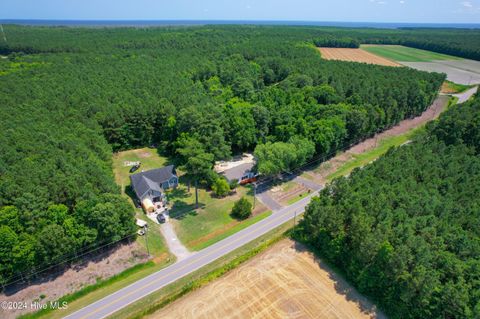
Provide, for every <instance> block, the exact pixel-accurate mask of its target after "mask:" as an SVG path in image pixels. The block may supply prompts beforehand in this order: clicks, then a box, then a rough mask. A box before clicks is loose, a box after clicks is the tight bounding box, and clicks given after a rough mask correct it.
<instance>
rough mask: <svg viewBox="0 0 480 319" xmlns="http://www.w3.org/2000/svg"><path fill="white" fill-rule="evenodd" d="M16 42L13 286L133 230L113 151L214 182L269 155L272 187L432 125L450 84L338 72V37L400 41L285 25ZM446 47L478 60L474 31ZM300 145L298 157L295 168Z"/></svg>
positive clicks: (89, 32)
mask: <svg viewBox="0 0 480 319" xmlns="http://www.w3.org/2000/svg"><path fill="white" fill-rule="evenodd" d="M4 31H5V32H6V34H7V37H8V39H9V40H8V43H7V44H5V43H4V42H1V43H0V54H2V55H7V58H6V59H4V58H0V80H1V83H2V85H1V86H0V108H1V112H2V116H0V129H1V131H2V134H0V148H1V152H0V210H1V214H0V220H1V224H0V226H1V236H2V238H5V242H4V244H3V245H6V246H4V247H2V248H1V249H0V250H1V254H2V256H4V258H1V259H0V265H1V267H0V279H1V280H3V281H5V280H7V278H9V277H11V276H12V275H14V274H15V273H16V272H19V271H29V270H31V269H33V267H41V266H42V265H44V264H47V263H48V264H50V263H54V262H55V261H57V260H60V259H62V258H64V254H68V253H70V254H73V253H74V252H80V251H84V250H86V249H90V248H91V247H95V246H97V245H100V244H101V243H103V242H111V241H114V240H117V239H119V238H123V237H124V236H126V235H127V234H130V233H131V232H134V229H135V228H134V227H135V226H134V218H133V208H132V207H130V206H129V204H128V202H127V201H126V200H125V199H122V198H121V197H120V196H119V187H118V186H117V185H116V184H115V182H114V179H113V174H112V170H111V166H112V165H111V164H112V163H111V157H112V151H120V150H125V149H132V148H135V147H139V146H146V145H152V144H155V145H158V147H159V151H161V152H162V153H165V154H166V155H168V156H171V157H172V158H174V160H177V162H178V163H179V165H180V166H183V167H185V168H186V169H187V172H189V173H190V175H191V176H195V177H200V178H201V179H203V180H207V181H208V183H209V184H211V183H212V182H213V181H214V179H215V176H214V175H212V174H211V167H212V164H213V161H215V160H220V159H228V158H229V157H231V156H232V155H234V154H238V153H241V152H245V151H254V150H255V149H256V150H257V151H256V153H258V154H260V157H262V158H263V159H264V160H263V159H262V160H261V161H260V163H259V164H260V166H259V167H261V170H264V171H265V172H266V173H272V174H273V173H276V172H280V171H283V170H289V169H292V168H294V167H295V166H297V165H301V164H302V163H305V162H307V161H308V160H309V158H310V157H311V156H314V154H315V155H320V156H321V155H324V154H326V153H329V152H332V151H333V150H334V149H335V148H336V147H338V146H339V145H343V144H344V143H348V142H352V141H356V140H360V139H362V138H365V137H368V136H370V135H372V134H373V133H375V132H377V131H379V130H382V129H384V128H386V127H390V126H392V125H394V124H395V123H398V122H399V121H400V120H402V119H404V118H406V117H410V116H414V115H417V114H420V113H421V112H422V111H424V110H425V109H426V108H427V107H428V106H429V104H430V103H431V102H432V100H433V99H434V98H435V96H436V93H437V91H438V89H439V87H440V85H441V83H442V81H443V80H444V78H445V76H444V75H442V74H431V73H426V72H420V71H416V70H412V69H408V68H390V67H382V66H373V65H364V64H359V63H344V62H337V61H325V60H323V59H322V58H321V57H320V55H319V53H318V50H317V49H316V48H315V45H314V41H320V40H321V39H323V38H327V39H329V41H333V40H335V39H339V40H338V41H339V42H342V41H347V42H348V41H350V42H353V43H355V41H360V42H363V41H364V40H365V39H368V37H381V38H382V39H383V40H385V38H388V37H390V35H391V33H392V32H393V31H388V30H382V31H378V32H377V31H368V30H364V29H362V30H357V31H354V30H352V35H351V36H349V35H347V34H345V32H346V31H345V30H342V29H334V28H312V27H281V26H275V27H273V26H201V27H200V26H198V27H165V28H63V27H55V28H48V27H33V26H32V27H22V26H15V25H6V26H4ZM402 32H403V31H402ZM405 32H407V31H405ZM413 33H415V32H413ZM418 34H419V35H421V36H418V38H419V39H420V38H422V37H423V33H421V32H420V31H419V32H418ZM436 34H438V33H436ZM441 34H443V35H446V36H448V37H449V39H453V38H455V37H457V36H459V37H460V36H461V37H462V39H466V38H468V39H470V38H471V40H472V41H471V43H472V44H471V45H470V44H469V45H468V50H471V48H472V47H474V46H475V45H476V44H477V43H478V41H477V40H476V39H477V38H476V35H477V34H476V33H474V32H465V35H459V34H460V33H459V32H455V33H454V32H453V31H444V32H443V33H441ZM332 39H333V40H332ZM359 39H360V40H359ZM444 39H445V37H441V36H440V35H438V36H436V37H435V38H432V39H430V40H431V41H435V43H438V44H439V45H443V44H444V43H445V41H444ZM383 40H382V41H383ZM430 40H429V41H430ZM335 41H336V40H335ZM455 46H456V45H454V44H452V47H455ZM472 50H473V49H472ZM293 146H294V148H293ZM286 147H292V149H295V152H294V156H293V157H289V156H287V154H286V152H284V151H285V148H286ZM262 162H263V163H262ZM53 237H54V238H53ZM12 265H13V266H12Z"/></svg>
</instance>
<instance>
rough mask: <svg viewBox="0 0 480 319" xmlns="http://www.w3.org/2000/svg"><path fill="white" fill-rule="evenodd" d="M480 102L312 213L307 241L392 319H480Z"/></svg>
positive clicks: (349, 182)
mask: <svg viewBox="0 0 480 319" xmlns="http://www.w3.org/2000/svg"><path fill="white" fill-rule="evenodd" d="M479 155H480V96H477V97H476V99H475V100H474V101H472V102H467V103H465V104H463V105H461V106H458V107H453V108H451V109H450V110H449V111H447V112H446V113H445V114H443V115H442V116H441V118H440V120H439V121H436V122H432V123H430V124H429V125H428V126H427V130H426V132H425V133H423V134H420V135H419V136H417V137H416V138H415V140H414V141H413V142H412V143H410V144H408V145H404V146H401V147H398V148H395V149H391V150H390V151H389V152H388V153H387V154H386V155H385V156H384V157H382V158H380V159H379V160H377V161H376V162H375V163H373V164H371V165H368V166H366V167H365V168H363V169H357V170H356V171H354V172H353V173H352V174H351V176H350V177H349V178H340V179H337V180H335V181H334V182H333V183H332V184H331V185H329V186H328V187H327V188H326V189H324V190H323V191H322V192H321V194H320V196H319V197H317V198H315V199H314V200H313V201H312V202H311V203H310V205H309V206H308V208H307V210H306V213H305V219H304V220H303V222H302V225H301V228H302V232H301V237H302V238H303V240H305V241H307V242H308V243H310V244H311V245H312V246H314V247H315V248H316V249H318V252H320V254H321V255H322V256H324V257H325V258H327V259H328V260H329V261H330V262H332V263H334V264H335V265H336V266H338V267H339V268H340V269H341V270H342V271H343V272H344V273H345V274H346V276H347V277H348V278H349V279H350V280H351V281H352V282H353V283H354V284H355V286H356V287H357V288H358V289H359V290H360V291H361V292H363V293H366V294H368V295H370V296H372V297H373V298H374V299H375V300H376V301H377V302H378V303H379V305H380V306H381V307H382V308H383V309H385V311H386V312H387V314H389V315H390V316H391V317H392V318H479V317H480V258H479V256H480V210H479V207H480V197H479V196H478V194H480V157H479Z"/></svg>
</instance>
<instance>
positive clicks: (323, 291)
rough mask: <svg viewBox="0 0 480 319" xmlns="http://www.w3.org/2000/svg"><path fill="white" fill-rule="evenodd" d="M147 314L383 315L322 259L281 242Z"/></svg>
mask: <svg viewBox="0 0 480 319" xmlns="http://www.w3.org/2000/svg"><path fill="white" fill-rule="evenodd" d="M150 318H155V319H160V318H162V319H164V318H205V319H211V318H219V319H220V318H221V319H225V318H315V319H318V318H320V319H321V318H350V319H356V318H385V316H384V315H383V314H382V313H380V312H379V311H378V310H376V309H375V306H373V305H372V304H371V303H370V302H369V301H368V300H366V299H365V298H364V297H362V296H361V295H359V294H358V293H357V292H356V291H355V289H353V288H352V287H351V286H350V285H349V284H348V283H346V282H345V281H344V280H343V279H342V278H340V277H339V276H337V275H336V274H335V273H334V272H333V271H332V270H331V269H329V268H328V267H327V266H326V265H325V264H324V263H323V262H322V261H320V260H318V259H316V258H314V256H313V255H312V254H311V253H310V252H308V251H307V250H305V248H304V247H303V246H301V245H299V244H297V243H295V242H293V241H291V240H283V241H281V242H279V243H278V244H276V245H275V246H273V247H272V248H270V249H268V250H267V251H265V252H264V253H262V254H260V255H258V256H256V257H254V258H253V259H251V260H250V261H248V262H247V263H245V264H244V265H241V266H240V267H238V268H237V269H235V270H233V271H232V272H230V273H229V274H227V275H226V276H224V277H222V278H220V279H218V280H216V281H214V282H213V283H211V284H209V285H207V286H205V287H203V288H201V289H199V290H197V291H195V292H193V293H190V294H188V295H186V296H185V297H183V298H182V299H179V300H177V301H176V302H174V303H172V304H170V305H168V306H167V307H165V308H163V309H161V310H160V311H159V312H157V313H155V314H153V315H152V316H150Z"/></svg>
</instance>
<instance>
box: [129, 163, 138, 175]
mask: <svg viewBox="0 0 480 319" xmlns="http://www.w3.org/2000/svg"><path fill="white" fill-rule="evenodd" d="M140 165H141V164H138V165H133V166H132V167H131V168H130V173H133V172H135V171H136V170H137V169H139V168H140Z"/></svg>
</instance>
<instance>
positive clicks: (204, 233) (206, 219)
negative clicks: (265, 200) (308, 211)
mask: <svg viewBox="0 0 480 319" xmlns="http://www.w3.org/2000/svg"><path fill="white" fill-rule="evenodd" d="M167 196H168V198H169V201H170V202H172V203H173V209H172V210H171V211H170V216H171V217H173V218H171V222H172V223H173V225H174V227H175V231H176V233H177V236H178V238H179V239H180V240H181V241H182V243H183V244H184V245H185V246H187V247H188V248H189V249H190V250H200V249H202V248H205V247H207V246H209V245H211V244H213V243H215V242H217V241H219V240H221V239H223V238H225V237H227V236H229V235H232V234H233V233H235V232H238V231H240V230H241V229H243V228H245V227H247V226H249V225H251V224H253V223H255V222H257V221H259V220H261V219H263V218H265V217H267V216H268V215H269V213H268V214H267V213H264V212H261V211H260V212H258V211H257V213H258V214H257V215H256V216H253V217H251V218H249V219H246V220H244V221H238V220H236V219H234V218H232V217H231V216H230V211H231V210H232V207H233V204H234V203H235V201H237V200H238V199H240V198H241V197H242V196H245V197H247V198H248V200H249V201H250V202H253V194H252V190H251V188H249V187H244V186H239V187H238V188H237V193H236V194H235V195H230V196H227V197H225V198H215V197H212V196H211V193H210V192H207V191H205V190H204V189H199V203H200V208H199V209H197V210H195V209H194V208H195V207H194V203H195V190H194V188H193V187H192V188H191V190H190V192H188V191H187V189H186V187H185V186H184V185H180V186H179V187H178V188H177V189H176V190H174V191H172V192H169V194H168V195H167ZM257 204H258V205H260V203H258V202H257Z"/></svg>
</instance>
